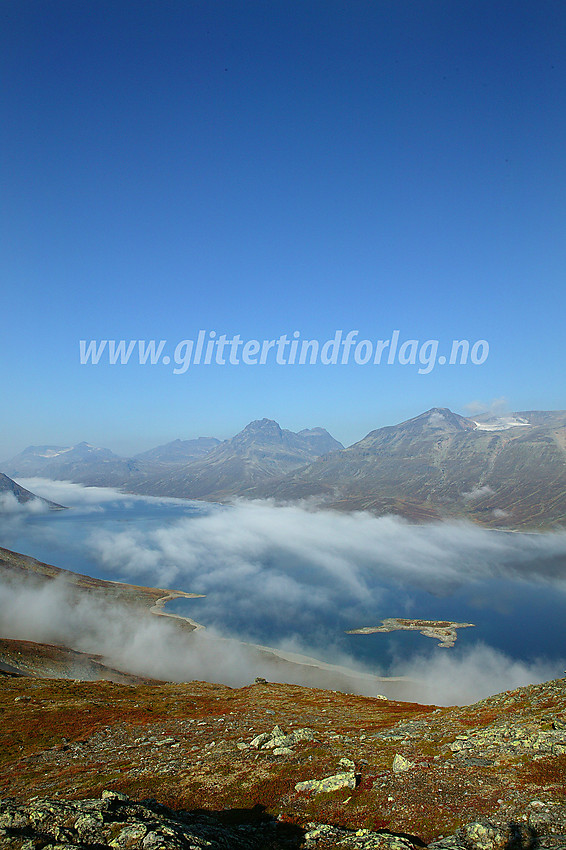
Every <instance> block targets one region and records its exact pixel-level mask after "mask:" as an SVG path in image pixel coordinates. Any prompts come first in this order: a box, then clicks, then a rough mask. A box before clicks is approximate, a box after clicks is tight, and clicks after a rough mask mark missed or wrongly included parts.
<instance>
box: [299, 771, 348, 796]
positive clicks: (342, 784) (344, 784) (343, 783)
mask: <svg viewBox="0 0 566 850" xmlns="http://www.w3.org/2000/svg"><path fill="white" fill-rule="evenodd" d="M355 787H356V776H355V774H354V773H353V772H352V771H348V773H335V774H334V775H333V776H326V777H325V778H324V779H307V780H305V782H297V784H296V785H295V791H314V792H315V793H316V794H320V793H327V792H329V791H339V790H340V788H355Z"/></svg>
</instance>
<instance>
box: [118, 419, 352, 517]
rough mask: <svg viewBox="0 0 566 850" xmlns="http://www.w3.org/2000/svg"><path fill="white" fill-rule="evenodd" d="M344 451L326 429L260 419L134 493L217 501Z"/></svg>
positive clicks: (134, 486)
mask: <svg viewBox="0 0 566 850" xmlns="http://www.w3.org/2000/svg"><path fill="white" fill-rule="evenodd" d="M329 446H333V447H336V450H341V449H343V446H342V443H339V442H338V441H337V440H335V439H334V438H333V437H332V436H331V435H330V434H329V433H328V432H327V431H325V429H324V428H315V429H312V430H306V431H302V432H299V433H295V432H294V431H288V430H286V429H283V428H281V427H280V426H279V424H278V423H277V422H275V421H274V420H273V419H257V420H255V421H253V422H250V423H249V425H246V427H245V428H244V429H243V430H242V431H240V432H239V433H238V434H236V435H235V436H234V437H232V438H231V439H230V440H224V442H223V443H220V444H219V445H218V446H216V447H215V448H213V449H211V451H210V452H208V453H207V454H206V456H205V457H203V458H202V459H200V460H197V461H195V462H193V463H190V464H188V465H186V466H184V467H181V468H178V469H176V470H175V471H172V472H169V473H168V474H166V475H165V476H159V475H157V476H154V477H149V478H146V479H145V480H143V481H140V482H136V481H132V483H131V485H130V489H131V490H132V491H133V492H135V493H147V494H150V495H162V496H165V495H167V496H180V497H188V498H192V499H209V500H212V501H214V500H218V499H224V498H227V497H229V496H235V495H239V494H240V493H241V492H242V490H245V489H246V488H248V487H252V486H254V485H256V484H258V483H260V482H262V481H265V480H268V479H271V478H274V477H280V476H282V475H285V474H287V473H289V472H291V471H293V470H295V469H298V468H299V467H303V466H305V465H306V464H308V463H310V462H311V461H312V460H314V459H315V458H317V457H318V456H319V455H320V454H322V453H323V452H325V451H327V450H328V447H329Z"/></svg>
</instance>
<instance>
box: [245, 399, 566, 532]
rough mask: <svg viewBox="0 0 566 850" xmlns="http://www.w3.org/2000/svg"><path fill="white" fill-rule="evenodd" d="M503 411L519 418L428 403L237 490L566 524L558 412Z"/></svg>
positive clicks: (564, 419)
mask: <svg viewBox="0 0 566 850" xmlns="http://www.w3.org/2000/svg"><path fill="white" fill-rule="evenodd" d="M511 418H515V419H516V420H519V419H521V420H524V421H523V422H520V423H518V424H516V425H514V424H511V425H510V426H509V417H507V418H506V419H505V422H502V423H501V424H500V426H498V427H497V423H494V422H493V421H491V422H490V423H489V424H488V423H487V422H485V423H482V422H481V421H479V422H478V421H476V420H472V419H468V418H465V417H462V416H458V415H457V414H455V413H452V411H450V410H448V409H447V408H433V409H432V410H429V411H427V412H426V413H423V414H421V415H420V416H417V417H415V418H414V419H410V420H408V421H406V422H402V423H401V424H399V425H395V426H388V427H385V428H379V429H377V430H376V431H372V432H370V433H369V434H368V435H367V436H366V437H364V439H363V440H360V441H359V442H358V443H355V444H354V445H353V446H350V447H349V448H348V449H344V450H343V451H340V452H335V453H332V454H330V455H326V456H323V457H322V458H319V459H318V460H316V461H314V462H313V463H311V464H309V465H308V466H307V467H305V468H303V469H300V470H297V471H296V472H294V473H291V474H289V475H287V476H285V477H283V478H281V479H279V480H278V481H272V482H265V483H263V484H262V485H260V486H256V487H255V488H250V489H248V491H247V492H246V493H245V495H246V496H248V497H253V498H260V497H263V498H265V497H276V498H280V499H286V500H295V499H298V498H305V497H307V496H319V497H322V498H323V499H324V501H325V502H326V503H327V504H328V505H329V506H332V507H335V508H344V509H348V510H352V509H366V510H370V511H373V512H375V513H377V514H385V513H395V514H400V515H403V516H406V517H408V518H410V519H417V520H423V519H427V518H430V519H432V518H438V517H468V518H470V519H473V520H475V521H479V522H482V523H483V524H486V525H488V526H498V527H499V526H503V527H505V526H509V527H513V528H518V527H535V528H536V527H546V526H548V525H558V524H560V523H564V522H566V413H565V412H560V411H552V412H550V411H549V412H546V411H537V412H532V413H530V412H529V411H526V412H522V413H518V414H512V415H511ZM482 425H485V426H486V427H485V428H484V427H482ZM494 425H495V427H494ZM487 428H489V430H487Z"/></svg>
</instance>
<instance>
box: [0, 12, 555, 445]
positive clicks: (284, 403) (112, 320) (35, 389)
mask: <svg viewBox="0 0 566 850" xmlns="http://www.w3.org/2000/svg"><path fill="white" fill-rule="evenodd" d="M1 30H2V35H1V38H2V46H1V59H0V72H1V76H2V80H3V86H2V103H1V109H2V116H3V118H2V126H1V128H0V140H1V142H0V143H1V150H2V158H1V161H2V165H1V168H2V186H3V188H2V193H1V195H2V200H1V207H0V214H1V218H2V221H1V234H2V250H1V254H0V274H1V280H2V293H3V298H2V308H3V309H2V333H1V335H0V380H1V384H0V385H1V386H2V388H3V395H4V401H3V405H2V407H3V417H2V433H1V437H0V457H7V456H9V455H11V454H14V453H16V452H17V451H20V450H21V449H23V448H24V447H25V446H26V445H28V444H30V443H35V444H39V443H55V444H59V445H68V444H71V443H76V442H79V441H80V440H83V439H84V440H87V441H88V442H91V443H95V444H98V445H105V446H108V447H109V448H111V449H113V450H114V451H117V452H118V453H129V452H133V451H138V450H142V449H144V448H149V447H150V446H152V445H156V444H157V443H162V442H166V441H168V440H170V439H174V438H176V437H182V438H189V437H193V436H198V435H200V434H211V435H215V436H218V437H222V438H224V437H228V436H231V435H232V434H233V433H235V432H236V431H238V430H240V428H242V427H243V426H244V425H245V424H246V423H247V422H248V421H250V420H251V419H255V418H261V417H263V416H267V417H270V418H274V419H277V420H278V421H279V422H280V423H281V425H282V426H284V427H288V428H291V429H293V430H298V429H300V428H303V427H312V426H315V425H324V426H326V427H327V428H328V429H329V430H330V431H331V432H332V433H333V434H334V435H335V436H336V437H338V438H339V439H341V440H342V441H343V442H344V443H346V444H349V443H351V442H354V441H355V440H357V439H360V438H361V437H363V436H364V435H365V434H366V433H367V432H368V431H369V430H371V429H372V428H375V427H379V426H381V425H385V424H390V423H393V422H396V421H401V420H402V419H406V418H409V417H410V416H413V415H416V414H418V413H419V412H421V411H423V410H425V409H427V408H429V407H433V406H447V407H451V408H452V409H453V410H456V411H458V412H465V411H466V405H468V404H470V403H472V402H474V401H480V402H483V403H485V404H486V405H487V404H489V403H490V402H491V401H492V400H493V399H496V398H501V397H504V398H506V399H507V403H508V405H509V407H510V408H511V409H514V410H524V409H541V408H545V409H546V408H548V409H555V408H565V407H566V400H565V398H564V344H563V332H564V312H565V311H564V306H565V297H566V296H565V295H564V291H565V287H564V283H565V269H566V262H565V260H566V256H565V255H566V239H565V232H566V228H565V224H566V215H565V210H566V204H565V201H564V199H565V198H566V157H565V156H564V151H565V150H566V103H565V99H566V95H565V93H566V62H565V60H564V43H565V39H566V7H565V6H564V4H563V3H562V2H559V0H532V2H521V0H513V2H497V0H489V2H483V0H470V1H469V2H467V0H462V2H458V3H454V2H453V0H450V1H449V2H443V1H442V0H437V1H436V2H435V1H434V0H430V2H418V1H417V0H411V2H407V1H406V0H387V2H382V0H372V2H355V0H351V1H350V2H334V0H318V2H312V0H302V2H300V3H298V2H292V1H291V0H286V2H280V0H269V2H265V0H261V2H259V0H258V2H235V0H234V2H223V0H214V2H210V0H206V2H190V0H184V2H171V1H170V0H154V2H147V1H146V0H135V2H125V0H112V2H104V0H98V1H97V2H84V0H72V2H71V0H69V2H65V0H62V1H61V2H55V1H54V0H43V2H42V0H34V2H29V0H18V2H9V3H5V4H3V7H2V27H1ZM200 329H205V330H207V331H210V330H215V331H216V332H217V334H222V333H225V334H227V336H228V337H232V336H234V335H235V334H240V335H241V336H242V337H243V338H245V339H254V338H255V339H260V340H263V339H271V338H278V337H280V336H281V334H287V335H288V336H291V335H292V334H293V332H294V331H295V330H298V331H300V333H301V337H302V338H308V339H318V340H320V342H321V343H322V342H324V341H325V340H326V339H329V338H331V337H332V336H333V335H334V333H335V331H336V330H337V329H343V330H344V333H346V332H347V331H349V330H354V329H355V330H359V338H360V339H362V338H367V339H370V340H377V339H387V338H389V337H390V336H391V332H392V331H393V330H394V329H399V331H400V336H401V339H405V340H406V339H413V338H414V339H417V340H419V341H424V340H427V339H438V340H439V341H440V349H442V348H443V346H444V349H446V348H447V346H448V347H449V345H450V343H451V341H452V339H463V338H465V339H468V340H470V341H471V342H473V341H475V340H478V339H485V340H487V341H488V342H489V346H490V351H489V357H488V358H487V360H486V361H485V363H483V364H482V365H476V366H474V365H473V364H468V365H465V366H460V365H457V366H449V365H445V366H440V365H436V366H435V368H434V369H433V370H432V371H431V372H430V373H428V374H418V370H417V368H416V367H415V366H412V365H411V364H409V365H405V366H402V365H399V364H398V363H397V364H394V365H391V366H386V365H381V366H373V365H371V364H368V365H365V366H361V365H357V364H355V363H350V364H349V365H344V366H342V365H331V366H324V365H321V364H317V365H312V366H311V365H306V364H305V365H302V366H299V365H297V366H291V365H285V366H282V365H277V364H274V363H268V364H267V365H265V366H259V365H258V366H245V365H243V364H240V365H238V366H229V365H227V366H218V365H210V366H200V367H197V366H194V367H190V368H189V369H188V370H187V371H186V373H184V374H182V375H174V374H173V370H172V368H171V365H169V366H166V365H164V364H159V365H156V366H149V365H146V366H140V365H139V364H135V363H134V362H130V363H129V364H128V365H124V366H118V365H116V366H110V365H108V363H103V362H101V363H99V364H98V366H92V365H88V366H84V365H83V366H81V365H80V363H79V340H80V339H87V340H90V339H127V340H130V339H144V340H149V339H152V338H155V339H158V340H160V339H164V340H167V344H168V348H167V350H168V351H169V353H170V354H171V353H172V349H173V348H174V346H175V344H176V343H177V342H178V341H179V340H183V339H185V338H195V337H196V335H197V333H198V331H199V330H200ZM440 349H439V350H440Z"/></svg>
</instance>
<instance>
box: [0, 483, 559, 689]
mask: <svg viewBox="0 0 566 850" xmlns="http://www.w3.org/2000/svg"><path fill="white" fill-rule="evenodd" d="M27 483H28V482H26V484H27ZM33 484H34V488H33V489H34V492H38V493H39V494H41V495H43V496H45V497H47V498H50V499H54V500H55V501H62V502H64V503H65V504H67V505H70V506H71V508H72V510H71V511H68V512H65V515H64V516H62V515H58V516H56V517H54V518H53V519H51V518H45V517H39V518H33V517H32V518H30V517H26V516H24V515H23V514H22V516H21V517H20V518H18V517H14V516H12V518H11V520H8V519H7V520H6V523H8V522H10V521H11V522H14V523H18V522H20V524H21V528H23V529H25V531H26V533H29V534H30V535H31V537H30V540H32V541H35V543H37V544H38V545H39V544H42V545H47V543H48V542H49V541H50V540H51V542H53V539H54V537H56V543H57V546H58V547H59V550H60V552H61V554H62V556H63V557H65V555H66V554H67V553H68V552H69V551H70V550H71V549H72V548H73V547H74V549H75V551H76V552H79V553H81V554H82V555H83V556H84V558H85V559H86V560H87V561H88V565H87V566H88V571H89V572H90V570H91V569H92V568H94V570H95V571H96V574H97V575H99V576H106V577H107V578H111V579H112V580H121V581H126V582H132V583H135V584H144V585H149V586H153V587H155V586H157V585H159V586H162V587H163V586H166V587H173V588H175V589H179V590H181V591H185V592H189V593H195V594H203V595H205V596H206V598H205V599H202V600H194V601H190V603H186V604H185V603H183V606H182V607H177V606H174V607H173V608H170V606H169V604H168V606H167V610H168V611H175V612H176V613H182V614H184V615H186V616H190V617H191V618H193V619H194V620H196V621H197V622H199V623H204V625H205V626H207V629H206V631H204V632H199V633H198V635H194V636H193V637H194V638H195V640H194V641H193V644H192V647H191V651H190V652H189V651H188V650H187V646H186V644H185V643H184V642H183V641H184V639H181V638H180V636H179V635H178V633H176V632H172V633H169V631H168V629H169V628H172V627H173V624H172V623H164V622H162V623H155V622H150V623H145V621H144V623H143V628H142V624H141V623H138V622H137V621H136V618H135V617H134V618H132V617H131V616H129V615H128V612H127V611H120V610H113V611H103V612H100V610H99V608H98V607H96V613H95V615H93V616H91V615H89V614H88V612H87V609H90V608H92V606H93V602H92V600H90V601H89V602H88V604H81V606H79V607H80V610H81V618H82V622H83V623H85V624H86V630H85V629H82V627H81V618H77V616H76V611H77V607H76V606H75V605H72V606H71V605H70V604H69V602H68V601H67V602H65V601H63V602H62V603H61V604H60V605H58V604H55V603H54V602H53V601H52V600H50V598H49V597H45V596H44V594H43V593H42V594H39V595H38V596H37V600H36V601H35V602H34V599H33V598H31V597H30V599H29V605H28V604H27V603H26V604H22V605H20V606H19V608H18V606H15V608H14V610H15V609H16V608H18V610H20V611H22V613H21V614H20V618H19V622H20V623H21V625H22V628H23V626H24V625H25V624H26V623H27V624H28V625H29V626H30V628H35V627H38V624H39V623H41V624H42V629H41V630H40V631H41V633H40V634H38V635H37V636H35V637H34V636H33V635H30V633H29V632H27V631H26V633H25V634H23V633H19V634H18V635H14V636H18V637H22V638H25V639H31V640H40V641H44V642H59V643H60V642H65V641H67V642H72V643H71V645H72V646H73V647H74V648H77V649H83V641H84V640H86V639H88V641H89V643H88V647H84V648H85V651H89V652H96V651H100V652H102V653H103V654H105V655H106V656H107V657H108V658H109V659H110V661H111V663H112V666H116V667H120V666H122V667H127V669H128V670H131V671H132V672H136V673H138V674H139V675H147V676H152V677H155V678H164V677H165V678H171V679H174V680H182V679H186V678H204V679H210V680H214V681H222V682H225V683H226V684H233V685H236V684H238V685H239V684H244V683H246V682H250V681H253V679H254V678H255V677H256V676H264V677H265V678H267V679H269V680H271V681H296V682H297V683H299V684H313V681H312V678H311V677H309V676H308V675H307V676H303V677H302V678H300V677H298V671H297V670H295V674H297V677H295V678H293V677H292V676H290V670H291V667H286V668H285V673H284V674H283V672H282V669H283V668H282V666H281V664H282V661H281V659H280V660H279V661H278V663H277V664H275V665H274V664H273V663H272V662H273V659H272V658H271V659H270V660H269V664H268V663H267V660H266V658H264V657H263V656H262V653H261V650H254V651H253V657H250V654H249V652H250V650H249V648H248V649H242V646H243V645H244V646H245V645H246V644H248V645H249V644H262V645H266V644H268V645H269V646H270V647H273V648H275V649H276V650H278V651H280V652H283V653H298V654H300V655H306V656H309V657H311V658H315V659H317V660H319V661H320V662H324V663H326V664H330V665H333V666H334V667H336V666H339V667H344V668H348V669H349V670H351V671H354V674H358V677H359V680H358V681H356V682H355V683H354V684H353V685H352V684H350V685H349V686H348V687H344V688H340V687H338V686H337V685H336V684H334V685H333V684H332V683H331V682H330V681H329V680H325V681H319V680H318V679H317V684H319V685H320V686H323V685H325V686H327V687H335V688H336V689H345V690H350V689H351V690H355V691H357V692H359V693H365V694H368V695H375V693H376V692H377V693H384V694H386V695H388V696H389V695H391V694H390V693H389V692H388V687H387V686H386V685H385V684H379V679H378V678H376V677H392V676H393V677H407V678H409V679H411V680H412V683H413V684H412V685H411V691H410V694H407V695H404V698H414V699H423V700H424V701H427V702H428V701H432V702H437V703H443V702H469V701H470V700H473V699H475V698H480V697H483V696H486V695H488V694H489V693H493V692H494V691H495V690H501V689H507V688H512V687H516V686H518V685H523V684H528V683H531V682H535V681H542V680H544V679H547V678H553V677H556V676H560V675H562V671H563V670H564V661H563V660H562V659H561V658H560V656H559V653H558V650H557V647H559V646H560V645H563V642H562V641H561V637H560V634H559V633H558V631H555V632H554V633H553V629H555V630H556V629H559V628H560V624H559V623H558V624H556V623H554V622H553V621H552V619H551V618H550V617H548V616H547V610H546V609H545V610H544V612H543V614H541V616H540V617H539V621H538V622H534V620H533V623H530V624H529V622H528V621H527V618H528V613H529V612H528V610H526V609H525V606H529V605H531V601H532V600H534V599H535V597H536V594H540V595H542V596H545V600H546V601H545V604H546V605H547V606H548V605H553V606H554V609H555V613H556V616H558V613H559V611H560V609H561V605H562V604H563V602H564V601H565V599H564V597H565V595H566V583H565V580H564V577H565V576H566V569H565V564H566V534H564V533H563V532H554V533H547V534H544V535H525V534H510V533H497V532H492V531H488V530H485V529H482V528H479V527H477V526H474V525H471V524H469V523H464V522H452V523H438V524H434V525H428V526H415V525H411V524H409V523H408V522H406V521H403V520H401V519H399V518H395V517H381V518H377V517H375V516H373V515H371V514H368V513H364V512H359V513H354V514H342V513H336V512H333V511H328V510H326V511H321V510H316V511H314V510H312V509H311V507H310V506H309V505H308V504H304V505H293V506H283V507H281V506H277V505H275V504H273V503H272V502H270V501H257V502H239V501H236V502H234V503H233V504H232V505H229V506H218V505H207V504H206V503H202V502H199V503H194V502H193V503H187V502H185V501H183V500H170V499H152V498H151V497H132V496H130V495H125V494H121V493H119V492H118V491H112V490H108V489H106V488H85V487H82V486H80V485H73V484H68V483H65V482H52V481H49V482H42V481H41V480H40V479H35V480H34V482H33ZM141 507H143V510H144V511H152V510H153V509H154V508H155V509H156V510H155V511H154V512H153V513H149V514H143V516H142V515H141V514H140V510H141ZM162 510H163V511H164V513H161V511H162ZM83 519H84V522H83ZM60 520H61V521H60ZM4 528H5V529H8V525H5V526H4ZM55 529H56V533H55ZM55 562H56V563H61V562H60V561H59V560H56V561H55ZM61 565H62V566H65V567H68V563H66V562H65V563H61ZM73 568H76V567H73ZM84 570H85V571H87V568H84ZM46 592H47V591H45V593H46ZM514 594H515V595H516V596H517V599H519V601H520V604H521V605H522V606H523V607H522V608H520V610H519V607H518V605H519V603H518V602H517V599H515V598H514ZM35 595H36V594H31V596H32V597H33V596H35ZM3 596H5V594H4V593H3ZM22 598H23V597H22ZM39 600H43V601H44V604H43V614H42V616H39V612H38V613H37V616H36V617H35V618H34V617H31V618H27V619H26V617H25V616H24V614H23V609H26V608H27V609H29V610H30V611H34V610H35V605H36V604H38V601H39ZM549 600H550V601H549ZM464 603H465V604H466V605H467V606H468V607H470V606H471V607H472V608H473V616H471V612H470V610H467V611H466V616H464V617H462V612H460V610H459V608H461V607H462V605H463V604H464ZM458 606H459V607H458ZM456 609H458V610H456ZM2 611H3V612H4V613H3V615H2V616H3V618H4V617H11V614H10V606H9V605H8V606H7V607H6V606H3V608H2ZM61 611H68V612H69V616H68V617H67V616H66V619H64V618H63V619H62V617H61ZM72 611H75V614H73V616H71V612H72ZM517 611H519V614H520V616H521V621H522V623H523V626H522V629H521V633H520V635H519V634H517V630H516V621H517V620H516V617H517ZM543 615H544V616H543ZM391 616H401V617H418V618H423V619H450V620H456V621H457V620H461V619H464V620H466V621H469V622H474V623H476V628H475V629H469V630H466V631H468V632H470V633H472V632H473V633H474V634H473V635H471V634H470V635H466V634H462V636H461V637H460V636H459V637H458V641H457V644H456V646H455V647H454V648H453V649H449V650H446V649H444V650H442V649H438V648H436V647H432V648H428V647H427V648H422V647H421V645H420V644H421V643H422V642H423V641H424V640H425V639H424V638H421V637H419V636H418V635H416V634H414V635H408V636H405V637H399V636H398V635H397V636H385V635H379V636H376V639H375V640H376V642H374V643H373V644H370V643H365V644H364V643H353V641H361V642H364V641H370V640H371V638H370V637H356V636H347V637H344V632H345V631H346V630H347V629H352V628H356V627H360V626H367V625H371V624H373V623H375V624H377V623H378V622H379V621H380V620H381V619H382V618H384V617H391ZM533 617H534V614H533ZM162 619H163V618H162ZM560 619H563V618H560ZM52 621H53V622H52ZM101 621H104V622H111V621H112V623H117V624H119V625H112V626H111V627H109V629H108V630H107V631H106V630H105V629H101V628H100V626H99V623H100V622H101ZM11 622H12V627H15V623H14V622H13V620H12V621H11ZM34 622H35V626H34ZM63 624H65V629H64V633H62V634H58V632H57V629H62V628H63ZM266 624H268V628H267V627H266ZM1 625H3V622H2V624H1ZM529 627H530V628H531V632H530V633H529ZM26 628H27V626H26ZM162 628H164V629H166V632H161V629H162ZM490 628H491V631H490V630H489V629H490ZM156 629H157V630H158V632H159V633H157V632H155V630H156ZM124 630H125V631H124ZM545 630H546V632H545ZM502 633H506V634H507V636H506V638H505V640H499V643H497V641H496V639H499V638H500V636H501V634H502ZM4 634H5V633H4ZM128 635H129V637H128ZM5 636H9V635H6V634H5ZM537 636H538V637H539V638H540V640H539V642H538V643H537V642H536V641H535V638H536V637H537ZM372 637H373V636H372ZM531 637H532V642H531ZM519 638H522V639H523V645H522V646H520V640H519ZM380 640H381V641H383V642H382V643H379V642H378V641H380ZM179 641H180V642H179ZM366 646H367V647H368V650H367V652H366V653H365V655H363V653H362V654H361V653H360V651H359V650H360V648H361V649H362V650H363V649H364V648H365V647H366ZM551 650H552V651H551ZM265 665H267V666H265ZM303 672H304V671H303ZM307 672H308V671H307ZM301 675H302V674H301ZM317 675H318V674H317ZM368 675H369V676H373V679H372V681H371V687H369V680H368V679H367V678H366V677H367V676H368ZM333 681H334V682H335V681H336V680H333Z"/></svg>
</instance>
